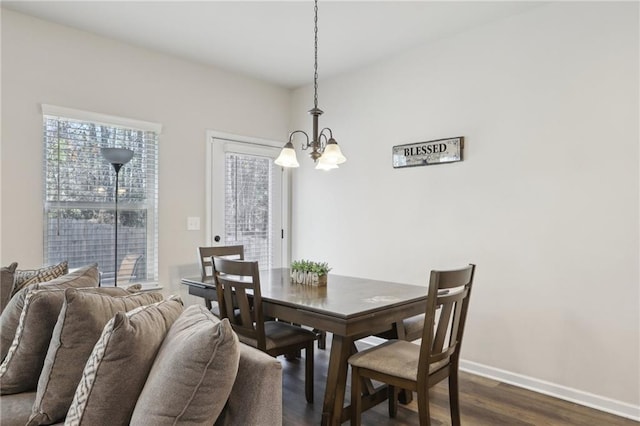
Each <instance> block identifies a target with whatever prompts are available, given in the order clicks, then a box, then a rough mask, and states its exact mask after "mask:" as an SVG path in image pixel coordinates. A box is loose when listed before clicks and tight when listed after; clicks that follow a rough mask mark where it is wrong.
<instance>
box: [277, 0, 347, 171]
mask: <svg viewBox="0 0 640 426" xmlns="http://www.w3.org/2000/svg"><path fill="white" fill-rule="evenodd" d="M314 14H315V17H314V34H315V41H314V52H315V56H314V58H315V61H314V66H313V70H314V72H313V108H312V109H310V110H309V114H311V116H312V117H313V134H312V136H313V137H312V138H311V140H309V135H308V134H307V133H306V132H305V131H303V130H294V131H293V132H291V133H289V141H288V142H287V143H286V144H285V146H284V147H283V148H282V151H281V152H280V155H279V156H278V158H276V161H275V163H276V164H277V165H279V166H282V167H299V166H300V164H299V163H298V159H297V158H296V150H295V148H294V147H293V137H294V136H295V135H296V134H302V135H304V136H305V138H306V141H305V142H304V143H303V144H302V149H303V150H307V149H311V152H310V153H309V156H310V157H311V159H312V160H313V161H314V162H316V163H317V164H316V169H319V170H331V169H337V168H338V164H342V163H344V162H345V161H347V159H346V158H345V156H344V155H342V151H340V147H339V146H338V142H336V140H335V139H334V138H333V132H332V131H331V129H330V128H328V127H325V128H324V129H322V130H320V132H318V117H320V115H322V113H323V111H322V110H321V109H320V108H318V0H315V7H314Z"/></svg>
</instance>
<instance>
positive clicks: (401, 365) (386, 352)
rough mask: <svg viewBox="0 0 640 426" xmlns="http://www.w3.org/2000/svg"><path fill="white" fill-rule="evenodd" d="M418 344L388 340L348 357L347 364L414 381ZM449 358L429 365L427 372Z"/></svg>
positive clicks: (416, 375) (439, 366) (438, 367)
mask: <svg viewBox="0 0 640 426" xmlns="http://www.w3.org/2000/svg"><path fill="white" fill-rule="evenodd" d="M419 359H420V346H419V345H416V344H414V343H411V342H407V341H405V340H389V341H387V342H384V343H382V344H381V345H378V346H375V347H373V348H369V349H365V350H364V351H361V352H358V353H357V354H355V355H352V356H351V357H350V358H349V364H351V365H353V366H355V367H360V368H366V369H369V370H376V371H379V372H381V373H384V374H387V375H390V376H395V377H400V378H403V379H407V380H413V381H416V380H417V379H418V360H419ZM448 362H449V359H448V358H447V359H444V360H442V361H438V362H437V363H435V364H431V365H430V366H429V374H431V373H433V372H434V371H436V370H438V369H440V368H442V367H443V366H445V365H447V363H448Z"/></svg>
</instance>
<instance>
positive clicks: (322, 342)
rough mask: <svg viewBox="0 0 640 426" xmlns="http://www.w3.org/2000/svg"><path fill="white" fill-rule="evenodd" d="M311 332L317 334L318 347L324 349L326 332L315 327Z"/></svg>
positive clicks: (325, 346)
mask: <svg viewBox="0 0 640 426" xmlns="http://www.w3.org/2000/svg"><path fill="white" fill-rule="evenodd" d="M313 332H314V333H316V336H318V349H326V348H327V332H326V331H322V330H318V329H317V328H314V329H313Z"/></svg>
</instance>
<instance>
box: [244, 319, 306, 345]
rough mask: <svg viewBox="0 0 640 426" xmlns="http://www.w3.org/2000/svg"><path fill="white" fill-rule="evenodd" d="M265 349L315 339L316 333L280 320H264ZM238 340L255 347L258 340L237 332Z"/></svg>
mask: <svg viewBox="0 0 640 426" xmlns="http://www.w3.org/2000/svg"><path fill="white" fill-rule="evenodd" d="M264 333H265V343H266V350H267V351H269V350H271V349H274V348H276V347H283V346H290V345H297V344H301V343H305V342H309V341H312V342H313V341H315V340H316V334H315V333H314V332H312V331H311V330H307V329H305V328H302V327H299V326H296V325H291V324H287V323H285V322H282V321H265V323H264ZM238 338H239V339H240V341H241V342H242V343H244V344H246V345H249V346H253V347H257V346H258V342H257V341H256V339H252V338H249V337H246V336H243V335H242V334H240V333H238Z"/></svg>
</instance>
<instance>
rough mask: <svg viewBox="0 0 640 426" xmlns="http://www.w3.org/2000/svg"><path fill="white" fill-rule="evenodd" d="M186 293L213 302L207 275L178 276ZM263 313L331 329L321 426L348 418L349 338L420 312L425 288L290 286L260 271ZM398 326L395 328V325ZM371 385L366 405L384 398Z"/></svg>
mask: <svg viewBox="0 0 640 426" xmlns="http://www.w3.org/2000/svg"><path fill="white" fill-rule="evenodd" d="M181 282H182V284H184V285H187V286H189V294H192V295H195V296H200V297H203V298H205V299H208V300H216V299H217V296H216V291H215V285H214V283H213V280H212V279H211V278H205V279H202V278H201V277H199V276H198V277H190V278H183V279H182V280H181ZM260 284H261V286H260V289H261V292H262V303H263V311H264V314H265V315H267V316H269V317H274V318H278V319H281V320H284V321H289V322H292V323H296V324H302V325H306V326H309V327H313V328H315V329H318V330H324V331H328V332H331V333H332V335H333V338H332V341H331V352H330V355H329V366H328V371H327V384H326V388H325V395H324V405H323V409H322V424H323V425H338V424H341V423H342V422H344V421H346V420H347V419H349V418H350V415H351V407H350V406H344V397H345V389H346V383H347V368H348V363H347V360H348V358H349V356H350V355H351V354H352V353H354V352H355V350H356V349H355V344H354V342H355V341H356V340H358V339H361V338H363V337H366V336H370V335H373V334H377V333H381V332H384V331H386V330H389V329H391V328H392V327H394V326H396V325H397V324H400V323H401V321H402V320H403V319H404V318H408V317H410V316H413V315H418V314H420V313H424V311H425V309H426V306H425V303H426V299H427V289H426V287H422V286H416V285H409V284H400V283H395V282H388V281H381V280H374V279H369V278H357V277H347V276H341V275H334V274H330V275H329V276H328V283H327V285H326V286H321V287H319V286H312V285H303V284H295V283H292V282H291V280H290V272H289V269H287V268H278V269H268V270H261V271H260ZM399 328H400V327H399ZM385 397H386V395H383V394H382V393H381V392H375V390H374V389H373V387H371V386H370V387H369V388H368V389H366V390H365V396H364V397H363V405H364V407H367V406H369V405H373V404H376V403H378V402H379V401H380V400H381V399H383V398H385Z"/></svg>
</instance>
